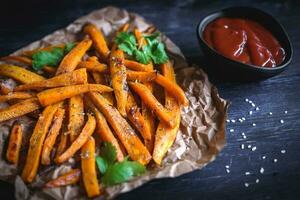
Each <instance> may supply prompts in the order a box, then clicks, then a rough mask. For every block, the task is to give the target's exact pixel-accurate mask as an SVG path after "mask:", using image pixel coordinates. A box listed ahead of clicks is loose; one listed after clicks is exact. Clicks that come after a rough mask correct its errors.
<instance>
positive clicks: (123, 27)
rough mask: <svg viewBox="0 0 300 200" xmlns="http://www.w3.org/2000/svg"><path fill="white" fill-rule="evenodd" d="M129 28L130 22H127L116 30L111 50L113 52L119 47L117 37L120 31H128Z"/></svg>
mask: <svg viewBox="0 0 300 200" xmlns="http://www.w3.org/2000/svg"><path fill="white" fill-rule="evenodd" d="M128 29H129V23H126V24H123V25H122V26H121V27H120V28H119V29H118V30H117V31H116V34H115V36H114V37H113V39H112V45H111V52H113V51H115V50H117V49H118V46H117V44H116V43H115V39H116V37H117V35H118V33H120V32H126V31H128Z"/></svg>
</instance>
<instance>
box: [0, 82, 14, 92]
mask: <svg viewBox="0 0 300 200" xmlns="http://www.w3.org/2000/svg"><path fill="white" fill-rule="evenodd" d="M10 92H12V90H11V89H10V88H8V87H7V86H5V85H4V84H3V83H1V84H0V94H2V95H7V94H9V93H10Z"/></svg>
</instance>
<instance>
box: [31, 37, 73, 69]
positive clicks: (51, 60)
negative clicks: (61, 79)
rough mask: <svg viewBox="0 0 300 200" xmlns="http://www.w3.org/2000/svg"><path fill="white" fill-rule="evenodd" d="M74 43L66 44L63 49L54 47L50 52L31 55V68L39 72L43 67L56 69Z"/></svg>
mask: <svg viewBox="0 0 300 200" xmlns="http://www.w3.org/2000/svg"><path fill="white" fill-rule="evenodd" d="M74 46H75V44H74V43H67V44H66V46H65V48H64V49H62V48H59V47H55V48H53V49H52V50H51V51H39V52H37V53H35V54H33V55H32V68H33V69H35V70H37V71H38V70H41V69H42V68H43V67H44V66H45V65H47V66H51V67H56V66H57V65H58V64H59V63H60V61H61V60H62V59H63V57H64V56H65V55H66V54H67V53H69V51H71V49H72V48H74Z"/></svg>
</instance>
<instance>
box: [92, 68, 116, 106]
mask: <svg viewBox="0 0 300 200" xmlns="http://www.w3.org/2000/svg"><path fill="white" fill-rule="evenodd" d="M105 75H106V74H99V73H96V72H93V73H92V76H93V78H94V80H95V82H96V83H97V84H102V85H109V83H108V80H107V79H106V78H105ZM102 96H103V97H104V98H105V99H106V100H107V101H108V102H109V103H110V105H114V100H115V99H114V96H113V94H112V93H111V92H109V93H108V92H106V93H103V94H102Z"/></svg>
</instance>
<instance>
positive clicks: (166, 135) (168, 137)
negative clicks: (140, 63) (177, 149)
mask: <svg viewBox="0 0 300 200" xmlns="http://www.w3.org/2000/svg"><path fill="white" fill-rule="evenodd" d="M162 71H163V74H164V76H165V77H166V78H167V79H168V80H170V81H172V82H173V83H176V80H175V73H174V69H173V66H172V64H171V63H170V62H168V63H166V64H163V65H162ZM165 96H166V97H165V106H166V108H167V109H169V110H171V112H172V113H173V116H174V119H175V126H174V128H170V127H168V126H166V124H164V123H162V122H160V123H159V125H158V128H157V130H156V136H155V144H154V150H153V160H154V161H155V163H157V164H158V165H160V164H161V161H162V159H163V157H164V155H165V154H166V153H167V151H168V149H169V148H170V147H171V146H172V144H173V143H174V141H175V139H176V135H177V132H178V129H179V125H180V105H179V104H178V102H177V101H176V99H175V98H174V97H173V95H171V94H170V93H169V92H168V91H167V90H165Z"/></svg>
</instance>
